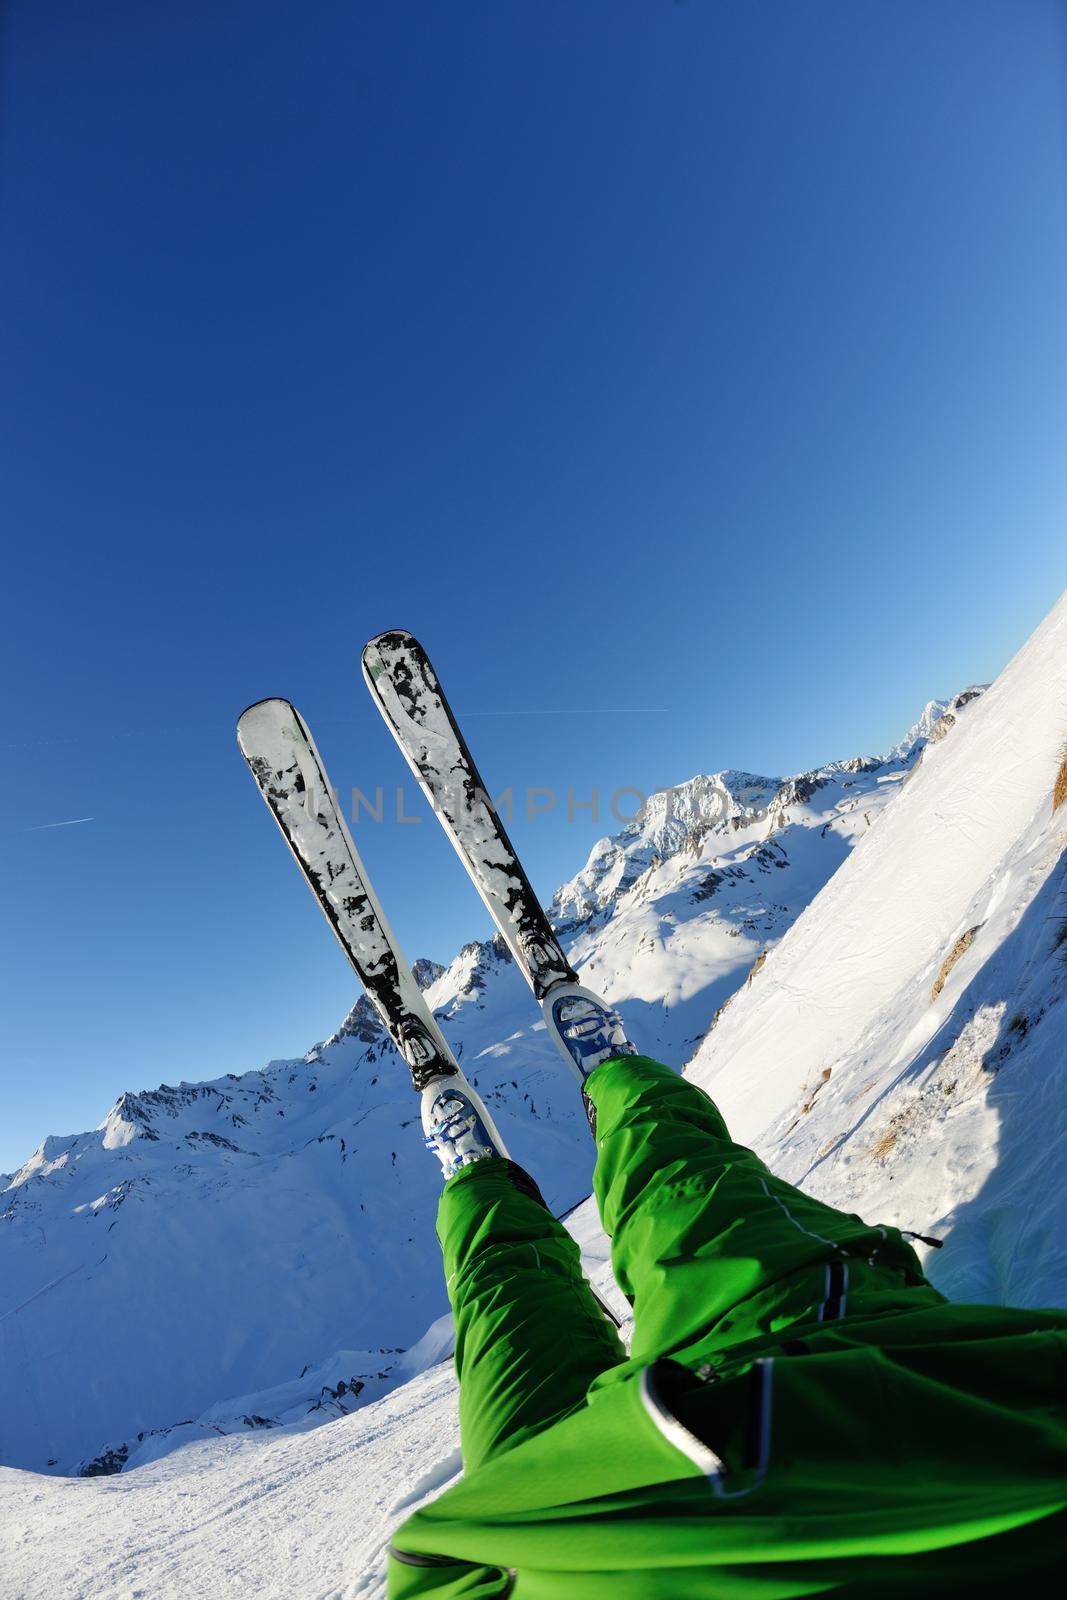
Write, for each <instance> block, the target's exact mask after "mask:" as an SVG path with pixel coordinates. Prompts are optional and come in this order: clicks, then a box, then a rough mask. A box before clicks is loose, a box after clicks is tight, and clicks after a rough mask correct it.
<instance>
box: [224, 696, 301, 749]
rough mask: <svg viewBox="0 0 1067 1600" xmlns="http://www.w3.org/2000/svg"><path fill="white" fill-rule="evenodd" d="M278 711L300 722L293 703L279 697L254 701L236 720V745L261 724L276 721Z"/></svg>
mask: <svg viewBox="0 0 1067 1600" xmlns="http://www.w3.org/2000/svg"><path fill="white" fill-rule="evenodd" d="M279 711H281V712H283V714H285V715H288V716H290V717H296V718H297V719H298V720H300V713H299V711H297V709H296V707H295V706H294V704H293V702H292V701H291V700H285V699H283V698H282V697H281V696H280V695H274V696H271V697H269V698H268V699H266V700H254V701H253V702H252V704H251V705H250V706H246V707H245V709H244V710H243V711H242V712H241V715H240V716H239V717H238V718H237V739H238V743H241V742H242V735H243V734H245V733H248V732H250V731H251V730H252V729H253V728H255V727H258V726H259V725H260V724H261V723H263V722H274V721H276V720H277V718H278V713H279Z"/></svg>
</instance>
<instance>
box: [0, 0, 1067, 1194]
mask: <svg viewBox="0 0 1067 1600" xmlns="http://www.w3.org/2000/svg"><path fill="white" fill-rule="evenodd" d="M1064 16H1065V13H1064V10H1063V8H1062V7H1059V6H1055V5H1052V4H1046V3H1042V0H1027V4H1026V5H1019V4H1018V3H1016V0H1004V3H988V0H959V3H953V0H941V3H939V4H938V5H936V6H928V5H921V4H918V3H915V4H899V3H892V4H871V3H868V0H837V3H831V0H823V3H821V4H819V5H808V6H797V5H795V4H792V3H782V4H774V3H769V0H765V3H761V4H754V5H742V4H734V5H727V4H713V3H710V0H689V3H688V4H671V3H667V0H643V3H636V0H583V3H582V4H580V5H577V4H575V3H574V0H543V3H539V4H537V5H533V4H528V5H500V4H498V3H495V0H492V3H490V0H481V3H474V0H457V3H455V4H450V5H447V6H443V5H439V4H433V3H429V0H411V3H408V4H405V5H397V4H395V3H386V0H372V3H360V4H355V3H352V0H346V3H344V4H337V3H334V4H331V3H329V0H324V3H321V4H317V5H315V6H311V7H304V8H293V7H292V6H283V5H280V4H276V3H273V0H256V3H233V0H212V3H211V4H206V3H197V0H190V3H189V4H187V5H184V6H181V7H173V6H172V7H162V6H145V5H143V4H142V3H140V0H100V3H99V4H96V5H93V6H84V5H78V4H76V3H74V0H66V3H57V0H32V3H31V0H12V3H11V4H10V5H9V6H8V8H7V13H6V32H5V33H4V34H3V36H2V40H0V43H2V49H3V61H2V72H3V82H2V85H0V88H2V97H0V98H2V103H3V107H4V109H3V114H2V115H3V121H2V127H0V135H2V145H0V204H2V207H3V229H2V238H0V252H2V259H0V318H2V340H3V348H4V352H5V354H4V360H3V371H2V374H0V433H2V438H3V441H4V443H3V447H2V448H3V463H4V489H3V505H4V517H3V521H4V532H3V537H4V540H5V545H6V557H5V570H6V574H7V577H8V580H9V583H8V586H7V607H6V617H5V623H4V628H3V648H4V651H5V653H6V654H7V657H8V660H7V672H6V681H7V684H8V686H9V689H8V700H7V707H6V716H5V719H4V732H3V739H2V742H3V745H4V752H5V757H6V760H5V770H6V774H7V782H6V784H5V785H4V790H3V795H2V800H0V803H2V806H3V816H4V821H5V824H6V832H7V843H8V849H7V851H6V852H5V862H4V878H5V880H6V882H5V886H4V903H5V908H6V910H5V916H4V919H3V948H2V971H3V980H4V991H5V992H4V1000H3V1037H2V1052H3V1053H2V1062H0V1073H2V1077H0V1097H2V1098H0V1168H10V1167H12V1166H14V1165H16V1164H17V1163H18V1162H19V1161H21V1160H22V1159H23V1158H24V1157H25V1156H26V1155H28V1154H29V1152H30V1151H31V1149H32V1148H33V1147H34V1146H35V1145H36V1143H37V1142H38V1141H39V1139H40V1138H41V1137H42V1136H43V1135H44V1134H45V1133H48V1132H55V1133H66V1132H73V1131H75V1130H77V1129H80V1128H83V1127H89V1126H92V1125H94V1124H95V1123H96V1122H97V1121H99V1119H100V1118H101V1117H102V1116H103V1114H104V1113H105V1111H106V1110H107V1107H108V1105H109V1104H110V1103H111V1101H112V1100H113V1099H114V1097H115V1096H116V1095H117V1094H118V1093H119V1092H120V1091H121V1090H122V1089H124V1088H139V1087H146V1086H154V1085H155V1084H157V1083H159V1082H160V1081H167V1082H176V1081H177V1080H178V1079H180V1078H183V1077H184V1078H187V1079H190V1080H195V1079H198V1078H203V1077H209V1076H215V1075H217V1074H219V1073H222V1072H226V1071H242V1070H246V1069H249V1068H253V1067H256V1066H258V1065H260V1064H262V1062H263V1061H264V1060H265V1059H267V1058H268V1057H271V1056H284V1055H288V1054H294V1053H302V1052H303V1051H304V1050H305V1049H306V1048H307V1046H308V1045H310V1044H311V1043H313V1042H314V1041H315V1040H316V1039H318V1038H321V1037H322V1036H323V1035H324V1034H325V1033H327V1032H328V1031H330V1030H331V1029H332V1028H333V1027H334V1026H335V1025H336V1024H337V1023H338V1022H339V1020H340V1019H341V1017H342V1016H343V1014H344V1012H345V1010H346V1009H347V1007H348V1005H349V1004H350V1003H351V1001H352V999H353V997H354V980H353V979H352V977H351V975H350V973H349V971H348V968H347V967H346V965H345V963H344V961H343V958H342V957H341V955H340V953H339V951H338V950H337V949H336V947H335V946H334V943H333V940H332V938H331V936H330V934H329V932H328V930H327V928H326V926H325V924H324V923H323V922H322V921H321V919H320V917H319V914H318V912H317V910H316V909H315V907H314V905H313V903H312V900H311V897H310V896H309V895H308V893H307V890H306V889H305V888H304V886H303V885H302V883H301V882H300V881H299V879H298V877H297V874H296V872H295V870H294V869H293V867H292V866H291V864H290V862H289V861H288V859H287V858H286V854H285V851H284V848H283V846H282V844H281V842H280V840H279V839H278V837H277V836H276V832H275V830H274V829H273V827H272V825H271V823H270V820H269V818H268V816H267V814H266V812H265V810H264V808H263V807H262V805H261V803H260V802H259V800H258V799H257V797H256V795H255V793H254V791H253V788H252V785H251V783H250V781H249V779H248V777H247V774H246V773H245V771H244V768H243V765H242V763H241V761H240V759H239V757H238V755H237V751H236V747H235V743H234V737H233V725H234V722H235V719H236V717H237V715H238V713H239V712H240V711H241V709H242V708H243V707H244V706H245V705H246V704H247V703H248V702H250V701H252V700H254V699H258V698H260V697H261V696H263V695H267V694H277V693H281V694H287V695H289V696H290V697H291V698H293V699H294V700H295V701H296V702H297V703H298V704H299V705H300V707H301V708H302V710H303V711H304V713H305V715H306V716H307V718H308V720H309V722H310V723H311V726H312V727H313V729H314V730H315V733H316V737H317V739H318V742H319V745H320V747H321V749H322V751H323V753H324V755H325V756H326V759H327V760H328V762H329V764H330V766H331V768H332V770H333V776H334V778H335V780H336V781H337V782H338V784H339V785H340V786H341V787H342V788H343V789H348V788H350V787H351V786H352V785H355V784H358V785H359V786H361V787H362V788H363V789H365V790H368V791H370V790H373V789H374V788H375V787H376V786H377V785H378V784H379V783H380V784H382V785H383V786H384V787H385V789H386V790H387V792H391V790H392V787H393V786H394V785H395V784H397V783H399V782H403V781H404V779H405V776H406V769H404V768H403V767H402V765H401V762H400V758H399V756H398V755H397V754H396V752H395V751H394V749H393V747H392V746H391V743H390V742H389V740H388V736H387V735H386V733H385V731H384V729H383V728H382V727H381V726H380V724H379V723H378V721H377V719H376V715H375V713H374V711H373V709H372V708H371V706H370V703H369V701H368V699H367V697H366V694H365V691H364V689H363V687H362V684H361V682H360V680H359V674H358V655H359V650H360V647H361V645H362V644H363V642H364V640H365V639H366V638H367V637H369V636H370V635H371V634H373V633H376V632H378V631H380V630H381V629H382V628H385V627H391V626H406V627H409V628H411V629H412V630H413V631H415V632H416V633H418V634H419V635H420V636H421V637H422V638H423V640H424V642H425V643H426V644H427V646H428V648H429V649H430V651H431V653H432V654H433V656H434V658H435V660H436V662H437V665H438V668H439V670H440V672H441V675H442V678H443V680H444V682H445V684H446V686H447V688H448V689H449V691H450V693H451V696H452V699H453V702H454V703H455V705H456V706H457V707H458V708H459V710H460V711H461V712H462V713H465V714H468V715H470V718H471V720H470V724H469V733H470V739H471V743H472V746H473V747H474V750H475V753H476V755H477V756H478V757H479V759H480V761H481V764H482V767H483V770H484V772H485V775H486V778H487V780H488V781H489V783H490V785H491V786H492V787H493V788H494V789H495V788H500V787H503V786H504V785H506V784H512V785H514V786H515V787H516V788H517V789H520V790H521V789H523V788H525V787H526V786H527V785H539V786H549V787H553V788H555V789H557V790H559V791H561V792H562V791H565V789H566V788H567V786H569V785H571V786H573V787H574V788H575V790H576V791H577V793H578V795H579V797H587V796H588V794H589V792H590V790H591V788H592V787H593V786H594V785H595V786H596V787H598V788H599V789H600V790H601V791H602V792H603V793H604V794H610V792H611V791H613V790H614V789H616V788H618V787H620V786H622V785H633V786H636V787H638V788H642V789H646V790H649V789H652V788H655V787H657V786H661V785H663V784H665V783H671V782H676V781H680V780H682V779H684V778H686V777H688V776H690V775H691V774H692V773H694V772H696V771H701V770H703V771H712V770H715V769H716V768H718V767H722V766H740V767H748V768H751V769H754V770H757V771H765V772H771V773H779V772H784V771H792V770H797V769H801V768H803V767H806V766H810V765H813V764H815V763H817V762H819V761H821V760H825V759H828V758H831V757H835V756H843V755H849V754H853V753H856V752H859V751H869V750H878V749H880V748H883V747H885V746H886V745H887V744H889V743H891V742H892V741H893V740H894V739H895V738H897V737H898V736H899V734H900V733H901V732H902V731H903V729H904V728H905V727H906V726H907V724H908V723H909V722H910V721H911V720H913V718H914V716H915V715H916V714H917V713H918V711H919V709H920V707H921V705H922V704H923V702H924V701H925V700H926V699H927V698H928V697H930V696H931V695H940V694H947V693H950V692H952V691H953V690H955V689H956V688H958V687H960V686H962V685H964V684H966V683H967V682H969V681H972V680H975V679H985V678H989V677H991V676H993V675H994V674H995V673H996V671H997V670H998V668H999V667H1000V666H1001V665H1002V664H1003V663H1004V661H1005V660H1006V659H1007V658H1008V657H1009V656H1010V655H1011V653H1012V652H1013V651H1014V650H1015V649H1016V648H1017V647H1018V646H1019V645H1020V644H1021V643H1022V641H1023V640H1024V638H1025V637H1026V635H1027V634H1028V632H1029V631H1030V630H1031V629H1032V628H1033V626H1034V625H1035V624H1036V623H1037V622H1038V621H1039V620H1040V618H1041V616H1042V615H1043V614H1044V612H1045V611H1046V610H1047V609H1048V608H1049V606H1050V605H1051V604H1052V602H1053V600H1054V599H1055V597H1056V595H1057V593H1058V592H1059V590H1060V589H1061V588H1062V586H1063V584H1064V582H1065V580H1067V561H1065V559H1064V555H1065V548H1067V547H1065V542H1064V537H1063V521H1064V489H1065V475H1067V455H1065V452H1064V450H1063V440H1064V437H1065V430H1067V380H1065V374H1067V318H1065V310H1067V288H1065V285H1067V275H1065V243H1067V239H1065V233H1067V230H1065V209H1064V192H1065V190H1064V177H1065V167H1067V155H1065V152H1067V137H1065V129H1067V117H1065V100H1067V97H1065V37H1067V33H1065V22H1064ZM576 708H584V709H585V711H586V713H587V714H585V715H581V716H579V715H574V714H572V713H573V712H574V710H575V709H576ZM619 708H644V709H630V710H623V709H619ZM414 805H415V802H414V799H413V798H412V800H411V802H410V807H409V808H413V807H414ZM580 815H581V817H582V818H583V820H581V821H579V822H575V823H574V824H568V822H567V821H566V818H565V816H563V815H561V812H560V811H557V812H556V813H555V814H553V815H550V816H548V817H541V818H539V819H537V820H536V821H535V822H533V823H531V824H529V825H525V824H522V823H517V824H516V827H515V829H514V832H515V835H516V838H517V841H518V842H519V843H520V845H521V847H522V849H523V851H524V854H525V856H526V858H527V862H528V865H529V868H530V871H531V875H532V877H533V879H534V882H535V884H536V885H537V886H538V887H539V888H540V889H541V890H542V891H543V892H545V893H546V894H548V893H550V892H551V890H552V889H553V888H554V887H555V885H556V883H557V882H559V881H560V880H561V879H562V878H564V877H567V876H569V875H570V874H571V873H572V872H573V871H575V870H576V869H577V868H578V867H579V866H580V865H581V864H582V863H583V861H584V859H585V855H586V853H587V851H588V848H589V845H590V844H591V843H592V842H593V840H594V839H595V838H596V837H598V836H599V835H600V834H601V833H603V832H607V831H612V830H613V828H614V827H615V824H614V823H613V822H612V820H611V819H610V818H607V819H602V820H601V821H600V823H599V824H594V823H593V822H592V821H591V820H589V819H588V816H587V814H586V813H581V814H580ZM81 817H91V818H92V819H93V820H92V821H90V822H83V823H76V824H75V825H73V826H70V827H61V828H52V827H46V826H43V825H45V824H51V823H55V822H64V821H68V820H71V819H75V818H81ZM357 836H358V839H359V842H360V844H361V846H362V848H363V850H364V854H365V857H366V860H367V863H368V866H369V867H370V869H371V870H372V872H373V875H374V877H375V880H376V882H377V884H378V886H379V888H380V891H381V893H382V896H383V898H384V899H385V901H386V903H387V906H388V908H389V912H390V916H391V919H392V921H393V925H394V927H395V928H396V930H397V932H398V933H399V935H400V937H401V939H402V941H403V943H404V945H405V948H406V949H407V951H408V953H409V954H410V955H411V956H415V955H418V954H430V955H433V956H436V957H437V958H439V959H442V960H444V959H448V957H449V956H450V955H451V954H452V953H453V951H454V950H455V948H456V947H457V945H458V944H459V943H460V942H461V941H463V940H465V939H467V938H470V937H476V936H483V935H484V934H485V933H486V932H488V922H487V918H486V916H485V914H484V913H483V911H482V909H481V907H480V904H479V903H478V901H477V900H476V898H475V897H474V894H473V891H472V890H471V889H470V886H469V884H468V882H467V880H466V877H465V875H464V874H463V873H462V871H461V869H460V867H459V865H458V863H457V862H456V860H455V858H454V856H453V854H452V852H451V850H450V848H449V847H448V845H447V843H446V842H445V840H444V838H443V837H442V836H439V835H438V833H437V831H436V830H435V829H434V828H432V827H431V826H430V823H429V821H428V820H426V821H424V822H423V824H422V825H420V826H414V827H398V826H396V825H395V823H394V824H392V825H389V824H383V825H382V826H380V827H376V826H373V825H367V824H366V823H364V824H363V825H361V827H360V828H359V830H358V833H357Z"/></svg>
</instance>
